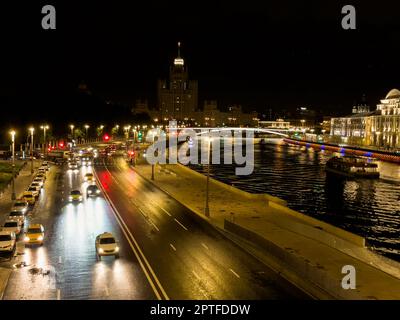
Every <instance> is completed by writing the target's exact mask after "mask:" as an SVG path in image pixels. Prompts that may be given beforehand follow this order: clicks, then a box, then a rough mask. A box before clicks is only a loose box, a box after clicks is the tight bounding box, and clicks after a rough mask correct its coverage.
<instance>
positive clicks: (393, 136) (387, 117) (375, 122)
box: [331, 89, 400, 149]
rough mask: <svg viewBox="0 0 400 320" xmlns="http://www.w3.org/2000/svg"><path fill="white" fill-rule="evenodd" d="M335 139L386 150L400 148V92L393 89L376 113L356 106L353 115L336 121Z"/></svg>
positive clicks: (378, 106) (334, 128)
mask: <svg viewBox="0 0 400 320" xmlns="http://www.w3.org/2000/svg"><path fill="white" fill-rule="evenodd" d="M331 136H333V137H340V138H341V139H342V141H343V142H348V143H353V144H357V145H365V146H375V147H379V148H386V149H399V148H400V91H399V90H397V89H393V90H390V91H389V93H388V94H387V95H386V97H385V98H384V99H382V100H381V101H380V103H379V104H378V105H377V108H376V110H375V111H369V108H367V106H365V105H362V106H355V107H353V114H352V115H350V116H347V117H341V118H332V120H331Z"/></svg>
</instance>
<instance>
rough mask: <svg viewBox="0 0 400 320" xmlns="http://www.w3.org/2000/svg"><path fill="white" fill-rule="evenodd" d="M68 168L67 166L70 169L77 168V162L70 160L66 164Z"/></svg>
mask: <svg viewBox="0 0 400 320" xmlns="http://www.w3.org/2000/svg"><path fill="white" fill-rule="evenodd" d="M68 168H69V169H70V170H77V169H78V164H77V163H76V162H75V161H71V162H70V163H69V164H68Z"/></svg>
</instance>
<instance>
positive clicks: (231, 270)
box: [229, 269, 240, 279]
mask: <svg viewBox="0 0 400 320" xmlns="http://www.w3.org/2000/svg"><path fill="white" fill-rule="evenodd" d="M229 271H230V272H232V273H233V274H234V275H235V276H236V277H237V278H239V279H240V276H239V275H238V274H237V273H236V272H235V271H234V270H233V269H229Z"/></svg>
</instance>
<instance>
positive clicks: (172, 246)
mask: <svg viewBox="0 0 400 320" xmlns="http://www.w3.org/2000/svg"><path fill="white" fill-rule="evenodd" d="M169 245H170V246H171V248H172V250H174V251H176V248H175V247H174V245H173V244H172V243H170V244H169Z"/></svg>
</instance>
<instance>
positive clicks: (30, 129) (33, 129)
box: [29, 127, 35, 174]
mask: <svg viewBox="0 0 400 320" xmlns="http://www.w3.org/2000/svg"><path fill="white" fill-rule="evenodd" d="M29 131H30V133H31V174H33V133H34V131H35V128H33V127H32V128H29Z"/></svg>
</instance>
